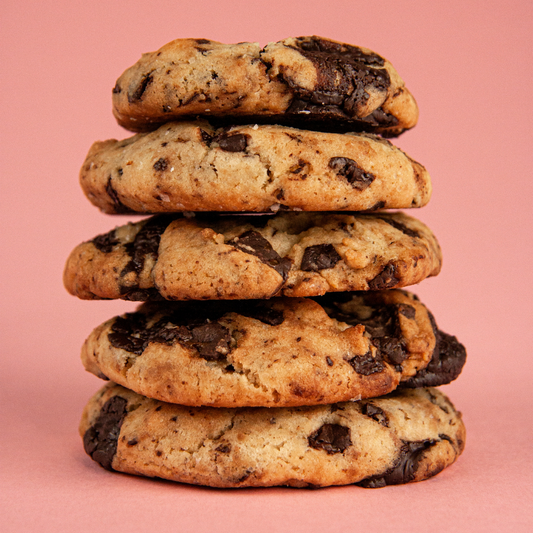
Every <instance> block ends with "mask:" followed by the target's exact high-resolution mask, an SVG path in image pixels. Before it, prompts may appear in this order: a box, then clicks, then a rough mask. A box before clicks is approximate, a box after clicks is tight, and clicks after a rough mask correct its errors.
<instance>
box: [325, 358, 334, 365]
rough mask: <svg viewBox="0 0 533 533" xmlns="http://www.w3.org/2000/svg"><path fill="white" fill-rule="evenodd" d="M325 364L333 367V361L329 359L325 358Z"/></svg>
mask: <svg viewBox="0 0 533 533" xmlns="http://www.w3.org/2000/svg"><path fill="white" fill-rule="evenodd" d="M326 363H327V364H328V366H333V361H332V359H331V357H326Z"/></svg>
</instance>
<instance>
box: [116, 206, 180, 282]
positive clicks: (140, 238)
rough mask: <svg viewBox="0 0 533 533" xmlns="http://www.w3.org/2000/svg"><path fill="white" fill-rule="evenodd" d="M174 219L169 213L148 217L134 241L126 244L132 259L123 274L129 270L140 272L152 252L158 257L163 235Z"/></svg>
mask: <svg viewBox="0 0 533 533" xmlns="http://www.w3.org/2000/svg"><path fill="white" fill-rule="evenodd" d="M172 220H173V218H172V217H170V216H167V215H158V216H155V217H152V218H150V219H148V221H147V222H146V223H145V224H144V225H143V227H142V228H141V229H140V230H139V232H138V233H137V235H136V236H135V239H134V240H133V242H130V243H128V244H126V245H125V246H124V247H125V249H126V253H127V254H128V255H129V256H130V257H131V260H130V261H129V262H128V264H127V265H126V266H125V267H124V269H123V270H122V272H121V276H125V275H126V274H128V273H129V272H135V273H137V274H140V273H141V272H142V270H143V268H144V262H145V260H146V256H147V255H149V254H152V255H153V256H155V257H156V258H157V255H158V253H159V242H160V241H161V235H162V234H163V232H164V231H165V230H166V229H167V227H168V225H169V224H170V223H171V222H172Z"/></svg>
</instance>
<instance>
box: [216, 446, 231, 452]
mask: <svg viewBox="0 0 533 533" xmlns="http://www.w3.org/2000/svg"><path fill="white" fill-rule="evenodd" d="M215 451H216V452H220V453H229V452H230V451H231V444H221V445H220V446H218V447H217V448H215Z"/></svg>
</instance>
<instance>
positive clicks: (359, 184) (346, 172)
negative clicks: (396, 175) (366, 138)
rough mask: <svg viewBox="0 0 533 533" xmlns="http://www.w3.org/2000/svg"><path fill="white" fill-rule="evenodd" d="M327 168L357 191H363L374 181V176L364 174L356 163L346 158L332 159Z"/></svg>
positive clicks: (367, 173)
mask: <svg viewBox="0 0 533 533" xmlns="http://www.w3.org/2000/svg"><path fill="white" fill-rule="evenodd" d="M328 166H329V168H331V169H332V170H334V171H335V172H336V173H337V174H338V175H339V176H342V177H343V178H346V180H347V181H348V183H349V184H350V185H351V186H352V187H353V188H354V189H357V190H358V191H363V190H365V189H366V188H367V187H369V186H370V184H371V183H372V182H373V181H374V180H375V179H376V176H374V174H371V173H370V172H365V171H364V170H363V169H362V168H361V167H360V166H359V165H358V164H357V162H356V161H354V160H353V159H350V158H348V157H332V158H331V159H330V160H329V163H328Z"/></svg>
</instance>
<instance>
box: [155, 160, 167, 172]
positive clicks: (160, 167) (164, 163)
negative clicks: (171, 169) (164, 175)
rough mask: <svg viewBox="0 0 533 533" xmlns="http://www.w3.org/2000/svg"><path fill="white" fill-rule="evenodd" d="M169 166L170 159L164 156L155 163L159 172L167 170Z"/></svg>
mask: <svg viewBox="0 0 533 533" xmlns="http://www.w3.org/2000/svg"><path fill="white" fill-rule="evenodd" d="M167 167H168V161H167V160H166V159H165V158H164V157H160V158H159V159H158V160H157V161H156V162H155V163H154V170H157V172H163V170H166V169H167Z"/></svg>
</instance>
